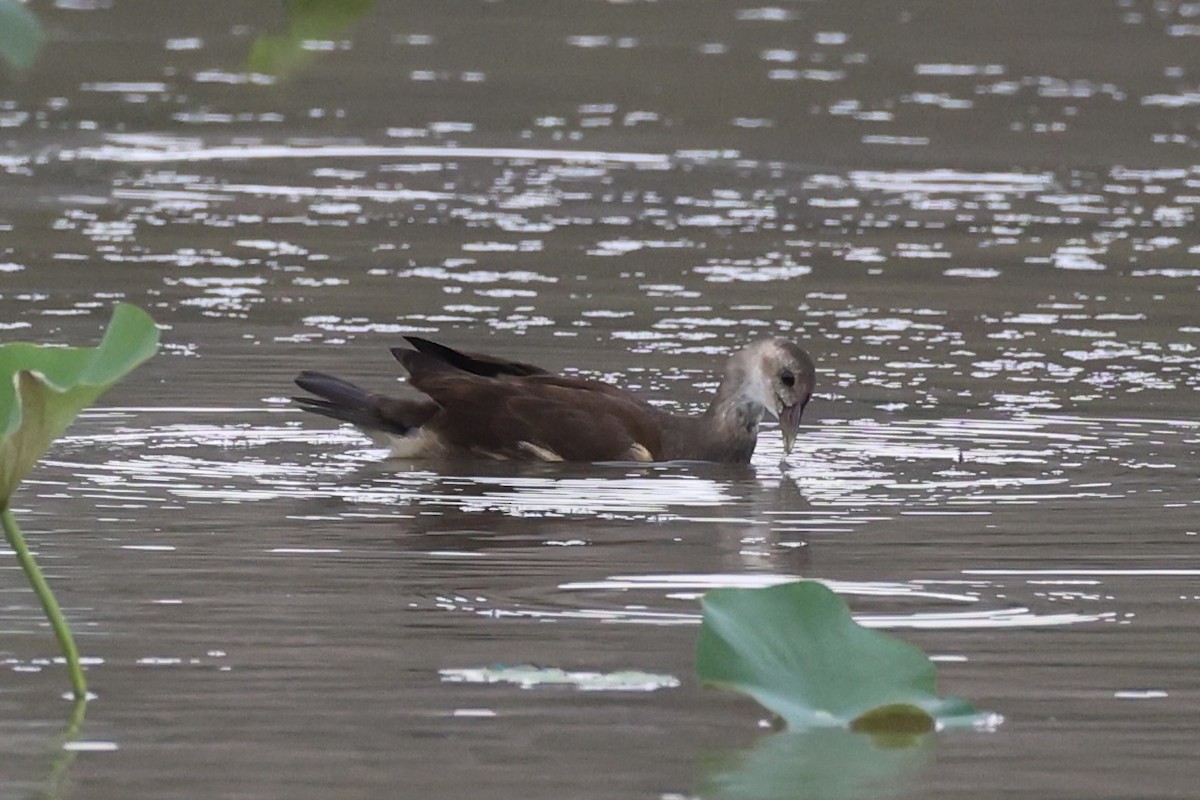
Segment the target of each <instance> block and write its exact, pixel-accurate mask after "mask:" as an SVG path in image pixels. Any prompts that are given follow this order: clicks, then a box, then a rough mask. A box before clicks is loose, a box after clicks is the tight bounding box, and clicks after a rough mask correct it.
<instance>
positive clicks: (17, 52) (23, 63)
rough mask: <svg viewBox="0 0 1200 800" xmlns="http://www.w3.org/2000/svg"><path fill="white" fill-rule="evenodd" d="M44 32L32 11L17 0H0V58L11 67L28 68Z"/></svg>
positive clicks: (44, 36)
mask: <svg viewBox="0 0 1200 800" xmlns="http://www.w3.org/2000/svg"><path fill="white" fill-rule="evenodd" d="M45 39H46V34H45V32H44V31H43V30H42V25H41V23H40V22H38V19H37V17H35V16H34V15H33V12H32V11H30V10H29V9H27V8H26V7H25V5H24V4H23V3H19V2H17V0H0V58H3V59H4V60H5V61H7V62H8V63H9V65H10V66H12V67H13V69H28V68H29V67H30V65H32V64H33V60H34V59H35V58H36V57H37V53H38V50H39V49H40V48H41V46H42V42H43V41H45Z"/></svg>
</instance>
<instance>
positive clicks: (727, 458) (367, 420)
mask: <svg viewBox="0 0 1200 800" xmlns="http://www.w3.org/2000/svg"><path fill="white" fill-rule="evenodd" d="M405 338H406V339H407V340H408V342H409V344H411V345H412V347H413V348H414V349H411V350H410V349H408V348H399V347H398V348H395V349H393V350H392V354H393V355H395V357H396V359H397V360H398V361H399V362H400V363H401V364H402V365H403V366H404V368H405V370H407V371H408V374H409V383H410V385H411V386H412V387H413V388H414V389H416V390H417V392H419V394H416V393H411V394H410V395H409V396H408V397H402V398H397V397H388V396H385V395H380V394H373V393H370V392H367V391H365V390H363V389H360V388H359V387H357V386H355V385H354V384H352V383H348V382H347V381H344V380H342V379H340V378H335V377H333V376H331V375H325V374H323V373H319V372H303V373H301V374H300V376H299V377H298V378H297V379H296V384H297V385H298V386H300V388H302V389H304V390H305V391H308V392H310V393H312V394H314V395H316V397H315V398H314V397H297V398H294V400H295V401H296V402H297V403H299V404H300V405H301V407H303V408H304V409H305V410H308V411H312V412H314V413H317V414H321V415H323V416H326V417H331V418H333V419H336V420H341V421H344V422H349V423H352V424H354V425H356V426H357V427H359V428H360V429H362V430H363V431H364V432H366V433H367V434H369V435H371V436H372V437H373V438H375V439H376V440H377V441H380V442H381V443H384V444H387V445H388V446H390V447H391V449H392V454H393V455H394V456H396V457H400V458H430V457H482V458H493V459H501V460H541V461H672V460H697V461H723V462H737V463H746V462H748V461H749V460H750V456H751V455H752V454H753V453H754V445H755V443H756V441H757V439H758V425H759V422H761V421H762V418H763V416H764V415H771V416H774V417H777V418H778V419H779V421H780V427H781V429H782V430H783V436H784V449H785V452H791V449H792V444H793V442H794V440H795V436H796V430H797V427H798V426H799V424H800V415H801V414H802V413H803V411H804V406H805V405H806V404H807V403H808V401H809V398H810V397H811V396H812V391H813V385H814V380H815V374H814V369H813V363H812V359H811V358H809V356H808V354H807V353H805V352H804V350H802V349H801V348H800V347H798V346H797V345H796V344H794V343H792V342H790V341H788V340H786V339H766V340H763V341H760V342H757V343H755V344H752V345H750V346H749V347H747V348H745V349H743V350H739V351H738V352H737V353H734V354H733V355H732V356H731V357H730V358H729V361H728V362H727V364H726V368H725V375H724V377H723V379H722V381H721V385H720V387H719V388H718V389H717V394H716V397H714V398H713V402H712V404H711V405H710V406H709V408H708V410H707V411H705V412H704V413H703V414H701V415H698V416H681V415H676V414H671V413H668V412H666V411H663V410H662V409H659V408H655V407H654V406H652V405H650V404H649V403H647V402H646V401H644V400H642V399H640V398H639V397H637V396H635V395H633V394H630V393H629V392H626V391H624V390H622V389H618V388H617V387H615V386H612V385H610V384H607V383H601V382H599V381H593V380H587V379H584V378H572V377H566V376H561V375H553V374H551V373H548V372H546V371H545V370H543V369H540V368H539V367H535V366H533V365H531V364H525V363H521V362H518V361H508V360H505V359H501V358H496V357H494V356H488V355H482V354H476V353H464V352H460V351H458V350H454V349H451V348H449V347H446V346H444V345H440V344H437V343H435V342H431V341H428V340H426V339H421V338H418V337H415V336H409V337H405Z"/></svg>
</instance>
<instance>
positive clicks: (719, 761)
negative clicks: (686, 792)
mask: <svg viewBox="0 0 1200 800" xmlns="http://www.w3.org/2000/svg"><path fill="white" fill-rule="evenodd" d="M932 742H933V736H931V735H921V736H904V737H900V738H895V737H872V736H866V735H863V734H858V733H853V732H851V731H845V730H840V729H831V730H821V731H807V732H784V733H777V734H774V735H771V736H766V737H764V738H762V739H760V740H758V742H756V743H755V745H754V746H753V747H750V748H747V749H742V750H730V751H727V752H724V753H718V754H712V755H709V756H707V757H704V758H702V759H701V761H700V763H699V766H698V775H697V780H696V787H697V788H696V793H697V794H698V795H699V796H700V797H704V798H714V799H715V798H721V800H842V799H843V798H846V799H847V800H849V798H864V797H870V798H883V797H896V796H900V795H903V794H904V793H905V792H906V791H907V790H908V789H909V788H910V787H911V785H912V782H913V778H914V777H915V776H916V775H917V774H918V772H919V771H920V770H921V768H922V767H923V766H924V764H925V763H926V762H927V761H928V760H929V758H930V755H931V753H932V752H933V746H932Z"/></svg>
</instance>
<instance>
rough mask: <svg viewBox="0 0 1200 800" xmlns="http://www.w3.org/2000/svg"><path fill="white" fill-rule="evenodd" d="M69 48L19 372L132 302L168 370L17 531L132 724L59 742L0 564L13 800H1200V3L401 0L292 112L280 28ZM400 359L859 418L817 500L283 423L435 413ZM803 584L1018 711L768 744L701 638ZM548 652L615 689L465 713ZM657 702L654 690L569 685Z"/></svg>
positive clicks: (97, 716) (54, 696) (74, 457)
mask: <svg viewBox="0 0 1200 800" xmlns="http://www.w3.org/2000/svg"><path fill="white" fill-rule="evenodd" d="M36 11H37V12H38V13H39V15H41V17H42V18H43V21H44V23H45V24H46V27H47V30H48V32H49V37H50V40H49V43H48V45H47V47H46V49H45V50H44V51H43V53H42V57H41V59H40V60H39V62H38V64H37V65H36V66H35V67H34V69H33V70H31V71H30V72H28V73H26V74H23V75H19V76H17V75H12V74H8V75H6V76H5V77H4V78H3V83H0V128H2V130H0V133H2V134H3V137H2V141H3V150H2V152H0V181H2V182H3V187H4V191H3V192H0V332H2V335H3V336H4V338H5V339H8V338H29V339H35V340H39V341H50V342H64V343H65V342H70V343H86V342H90V341H92V340H94V338H95V337H96V335H97V334H98V332H99V330H100V327H101V326H102V324H103V323H104V321H105V320H106V319H107V316H108V313H109V312H108V309H109V307H110V306H111V305H112V303H114V302H116V301H118V300H125V301H129V302H135V303H138V304H139V305H142V306H143V307H145V308H147V309H148V310H150V311H151V313H152V314H154V316H155V317H156V319H158V320H159V321H160V322H161V323H162V324H163V326H164V331H163V339H164V343H165V344H164V352H163V354H162V355H160V356H159V357H158V358H156V359H155V360H154V361H152V362H150V363H149V364H147V365H146V366H145V367H143V368H142V369H140V370H139V371H138V372H137V373H136V374H135V375H133V376H131V378H130V379H129V380H128V381H126V382H125V383H123V384H122V385H121V386H119V387H118V388H116V389H114V390H113V391H112V392H111V393H110V394H109V395H108V396H106V398H105V399H104V401H103V405H102V407H101V408H98V409H96V410H94V411H92V412H89V413H87V414H86V415H85V416H84V417H83V418H82V419H81V420H80V421H79V422H78V423H77V424H76V426H75V427H74V428H72V430H71V431H70V433H69V435H68V436H67V437H66V438H65V439H64V440H63V441H62V442H61V443H60V444H59V446H57V447H56V448H55V449H54V450H53V451H52V453H51V454H50V455H49V456H48V457H47V458H46V460H45V462H44V464H43V467H42V468H41V469H40V470H39V471H38V472H37V473H36V474H35V475H34V476H33V477H32V479H31V480H29V481H28V482H27V483H26V485H25V487H24V488H23V490H22V491H21V493H20V494H19V495H18V496H17V497H16V499H15V503H14V505H15V507H16V510H17V513H18V515H19V517H20V519H21V520H22V523H23V525H24V527H25V529H26V531H27V536H28V538H29V540H30V541H31V543H32V544H33V545H34V546H35V547H36V549H37V551H38V554H39V557H40V559H41V561H42V563H43V565H44V567H45V569H46V570H47V572H48V573H49V575H50V578H51V580H52V581H53V583H54V585H55V586H56V587H57V588H58V592H59V597H60V600H61V601H62V602H63V604H64V605H65V606H66V610H67V613H68V615H69V616H70V618H71V619H72V620H73V621H74V624H75V626H76V630H77V633H78V636H79V640H80V644H81V647H82V649H83V651H84V653H85V654H86V656H87V657H88V658H89V660H90V662H89V663H90V666H89V680H90V681H91V683H92V686H93V689H94V691H95V692H96V694H97V699H96V700H95V701H94V702H93V703H92V704H91V705H90V706H89V708H88V710H87V716H86V719H85V720H84V722H83V724H82V727H81V728H80V730H78V731H76V732H75V733H74V734H72V737H69V738H71V741H70V742H68V744H67V747H68V749H66V750H64V749H63V743H62V740H61V738H60V737H61V735H62V733H63V731H64V729H66V728H67V727H68V717H69V714H70V706H69V704H68V703H66V702H65V701H63V700H62V699H61V692H63V691H64V690H65V689H66V681H65V676H64V675H63V672H62V669H61V667H59V666H57V665H54V664H52V663H51V659H52V658H53V655H54V652H55V651H54V649H53V640H52V638H51V637H50V635H49V632H48V630H46V629H45V627H44V625H43V624H42V623H41V621H40V619H41V618H40V614H39V612H38V610H37V608H36V604H35V602H34V600H33V598H32V596H31V595H30V594H29V593H28V592H27V591H26V590H25V588H24V584H23V581H22V580H21V577H20V575H19V572H18V571H17V569H16V567H15V564H13V563H12V561H11V559H8V560H0V575H3V576H4V577H3V578H2V579H0V592H3V600H0V632H2V634H3V635H2V636H0V668H2V670H0V675H2V676H3V677H2V678H0V710H2V711H3V714H0V717H2V719H3V721H0V749H3V751H4V752H5V753H6V754H7V755H6V756H5V758H4V759H3V760H2V761H0V788H2V789H3V792H0V794H3V795H4V796H6V797H7V796H9V795H12V796H14V797H38V796H47V795H49V796H54V795H56V794H57V795H58V796H67V797H80V798H83V797H86V798H122V799H124V798H140V797H146V798H149V797H154V798H164V797H170V798H193V797H195V798H201V797H203V798H211V797H238V798H254V799H257V798H275V797H289V798H327V797H331V796H336V797H339V798H359V797H361V798H366V797H372V798H374V797H379V796H381V795H383V796H414V797H418V796H419V797H445V798H460V797H498V798H499V797H523V798H526V797H534V798H540V797H545V798H551V797H553V798H559V797H573V798H589V797H595V798H611V797H622V798H626V797H644V798H676V797H690V796H695V795H699V796H704V797H715V796H721V795H722V794H725V795H729V796H746V794H745V791H744V790H743V787H745V786H746V785H748V784H750V785H753V784H754V781H755V780H757V781H758V782H759V783H758V784H757V786H758V788H757V789H754V790H753V791H752V792H751V793H752V794H753V793H754V792H757V795H758V796H767V795H764V793H763V790H762V781H764V780H766V778H765V777H764V776H769V775H771V774H773V773H772V770H773V769H774V767H775V765H778V764H779V763H780V762H781V761H782V762H784V763H791V764H797V763H798V764H800V768H802V769H804V770H810V772H807V773H806V772H803V771H802V772H801V776H802V777H803V778H804V779H805V782H804V785H812V786H820V787H825V789H826V790H827V791H828V792H829V793H830V794H836V788H835V787H834V783H836V781H835V780H834V778H831V777H830V775H828V774H822V773H820V767H821V765H822V764H824V765H827V766H828V765H835V766H837V767H838V769H836V770H833V771H832V772H833V774H834V776H835V777H836V778H838V779H844V780H845V781H847V782H849V784H850V788H848V789H844V791H843V794H844V795H845V796H861V795H862V794H863V793H868V794H870V795H871V796H880V794H881V792H882V791H883V790H882V789H879V788H878V787H876V788H874V789H871V790H869V791H868V790H865V789H862V788H861V787H860V788H857V789H856V788H854V785H853V783H854V781H857V780H861V781H864V782H870V781H872V780H878V781H882V782H883V783H884V784H885V785H886V786H887V787H888V789H887V791H889V792H891V793H893V794H894V795H897V796H909V797H929V796H934V797H978V796H980V794H983V795H985V796H998V795H1001V794H1003V795H1004V796H1011V797H1028V798H1043V797H1063V798H1067V797H1080V798H1084V797H1086V798H1089V800H1093V799H1094V798H1123V797H1143V796H1154V797H1160V798H1165V797H1190V796H1192V794H1193V791H1194V786H1195V783H1196V779H1197V778H1198V777H1200V774H1198V772H1197V769H1196V768H1195V766H1193V762H1194V758H1193V757H1192V752H1193V750H1194V741H1195V733H1196V724H1195V719H1196V716H1197V711H1200V701H1198V698H1200V683H1198V681H1197V679H1196V677H1195V676H1196V674H1197V671H1196V656H1195V653H1196V652H1197V648H1198V646H1200V637H1198V635H1197V633H1196V629H1195V625H1194V618H1195V606H1196V603H1197V600H1198V598H1200V591H1198V589H1197V586H1198V584H1197V578H1198V576H1200V557H1198V555H1197V549H1196V548H1197V546H1198V542H1197V537H1198V536H1200V493H1198V492H1197V486H1198V485H1200V484H1198V480H1197V479H1198V478H1200V467H1198V466H1197V465H1198V464H1200V460H1198V458H1197V451H1198V450H1200V423H1198V421H1197V415H1196V410H1195V409H1196V407H1197V406H1196V397H1197V390H1198V389H1200V349H1198V348H1200V316H1198V315H1197V309H1200V296H1198V291H1200V269H1198V268H1197V264H1198V263H1200V260H1198V257H1200V239H1197V237H1196V235H1195V233H1194V228H1195V215H1196V209H1197V206H1198V205H1200V167H1197V166H1196V156H1195V154H1196V145H1197V133H1196V124H1195V109H1196V106H1197V104H1198V103H1200V100H1198V96H1197V88H1196V87H1197V81H1198V80H1200V77H1198V75H1197V72H1196V69H1195V68H1194V67H1193V62H1194V58H1193V52H1194V50H1195V44H1196V40H1197V36H1198V35H1200V28H1198V27H1197V26H1196V16H1195V9H1194V8H1191V6H1189V5H1188V4H1177V5H1172V6H1162V7H1150V6H1146V5H1144V4H1135V3H1124V2H1116V3H1107V2H1106V3H1100V4H1097V3H1093V2H1087V3H1085V2H1064V3H1056V4H1054V5H1053V7H1050V6H1047V5H1045V4H1039V3H1032V2H1021V3H1019V2H1004V3H999V2H996V3H974V4H955V3H946V2H935V3H931V4H926V5H923V6H913V5H911V4H905V3H860V2H846V3H805V4H797V3H790V2H789V3H781V4H779V5H758V6H756V5H754V4H739V3H707V2H706V3H689V4H687V5H686V7H685V5H684V4H682V3H675V2H660V3H580V4H574V5H571V6H569V7H563V6H559V5H556V4H550V3H536V4H530V5H515V4H511V3H478V4H476V3H465V4H457V5H455V4H451V5H446V4H444V3H432V2H431V3H406V4H403V6H395V7H392V6H386V5H385V6H381V7H379V8H375V9H373V10H372V11H370V13H369V15H368V16H367V17H366V18H364V19H363V20H362V21H361V22H359V23H358V24H356V25H353V26H351V27H349V28H346V29H345V30H342V31H332V32H329V33H327V34H322V35H321V36H324V38H320V36H318V38H315V39H312V40H309V42H308V44H306V45H305V46H304V47H305V51H306V52H308V53H310V55H311V58H310V60H309V61H308V63H307V64H306V65H305V66H303V67H302V68H300V69H298V70H297V71H295V72H294V73H292V74H291V75H290V76H287V77H284V78H279V77H275V76H271V75H267V74H264V73H262V72H258V71H255V70H253V69H251V68H250V66H249V65H248V60H247V59H248V54H249V53H250V52H251V49H252V47H253V43H254V42H255V40H256V38H258V37H260V36H266V35H272V34H280V33H281V32H284V31H285V30H286V29H287V22H286V20H285V19H284V18H282V16H277V14H278V12H277V10H276V9H275V8H273V7H271V8H268V7H263V8H246V7H243V4H238V3H227V2H219V3H207V4H204V5H203V7H200V6H191V5H184V4H167V5H166V6H164V5H163V4H161V3H155V4H151V3H146V2H131V3H117V4H109V3H102V2H97V3H90V2H88V3H83V2H78V3H59V4H56V6H55V7H53V8H37V9H36ZM1113 53H1121V54H1122V55H1121V57H1120V58H1113V57H1112V54H1113ZM405 334H419V335H425V336H431V337H433V338H437V339H440V340H444V341H446V342H448V343H450V344H456V345H461V346H464V347H470V348H476V349H483V350H491V351H494V352H497V353H499V354H502V355H509V356H512V357H516V358H520V359H521V360H524V361H532V362H535V363H540V364H543V365H544V366H546V367H548V368H551V369H555V370H564V371H568V372H571V373H573V374H584V375H588V376H593V377H600V378H603V379H606V380H612V381H615V382H619V383H620V384H622V385H625V386H629V387H631V388H636V389H638V390H641V391H644V392H646V393H648V395H649V397H650V398H651V400H652V401H654V402H656V403H660V404H662V405H664V406H666V407H668V408H671V409H674V410H680V411H690V410H696V409H699V408H701V407H702V406H703V403H704V402H705V394H706V393H707V392H708V391H711V390H712V389H713V388H714V387H715V385H716V381H717V379H718V378H719V375H718V374H717V373H716V370H717V369H718V367H719V364H720V363H721V359H722V357H723V356H724V355H725V354H727V353H728V352H730V351H731V350H732V349H734V348H736V347H737V346H739V345H740V344H742V343H744V342H747V341H749V340H752V339H754V338H756V337H761V336H766V335H786V336H790V337H793V338H796V339H798V340H800V341H802V342H803V343H804V344H805V345H806V346H807V347H808V348H809V349H810V350H811V351H812V353H813V354H814V356H815V357H816V359H817V362H818V365H819V381H820V386H819V392H818V397H817V399H816V400H815V401H814V403H813V404H812V406H810V411H809V414H808V417H807V418H806V423H807V424H806V426H805V428H804V430H803V438H802V439H801V440H800V444H799V446H798V452H797V454H796V455H795V456H793V458H792V459H791V460H790V461H788V462H787V463H786V464H784V465H782V466H781V465H780V463H779V462H780V454H781V444H780V441H779V437H778V433H777V432H776V431H775V430H773V429H772V430H768V431H767V432H766V433H765V434H764V436H763V440H762V442H761V443H760V447H759V451H758V453H757V454H756V457H755V460H754V463H753V464H752V465H750V466H749V467H723V466H706V465H695V464H668V465H651V466H644V467H629V466H621V465H594V466H593V465H567V466H513V465H502V464H501V465H498V464H490V463H489V464H465V465H463V464H460V465H454V466H452V467H446V466H440V465H429V464H420V463H407V464H406V463H386V462H383V461H382V456H383V454H382V453H381V452H380V451H378V450H375V449H373V448H372V447H371V445H370V443H369V442H368V441H367V440H365V439H363V438H362V437H360V436H359V435H358V434H356V433H354V432H353V431H351V430H348V429H339V428H336V427H335V426H333V425H331V424H327V423H326V422H325V421H323V420H318V419H313V418H310V417H305V416H304V415H302V414H300V413H299V412H298V411H296V410H294V409H293V408H292V407H291V406H290V405H289V404H288V402H287V400H286V398H287V396H288V395H289V394H290V393H291V392H292V388H291V386H290V381H291V378H292V377H293V376H294V374H295V373H296V372H297V371H298V370H300V369H305V368H308V369H321V370H326V371H332V372H337V373H339V374H342V375H344V376H346V377H348V378H350V379H353V380H357V381H361V382H362V383H364V384H365V385H368V386H370V387H371V388H373V389H377V390H388V389H390V388H392V387H394V386H395V380H396V377H397V375H398V373H399V370H398V367H397V365H396V364H395V363H394V362H393V360H392V359H391V357H390V356H389V354H388V351H387V348H388V347H389V346H392V345H395V344H397V343H398V342H399V340H400V337H401V336H403V335H405ZM794 577H804V578H814V579H819V580H823V581H826V582H828V583H829V584H830V585H831V586H832V587H833V588H834V589H835V590H837V591H838V592H839V593H841V594H842V595H843V596H844V597H845V599H846V600H847V602H848V603H849V604H850V606H851V608H852V609H853V610H854V612H855V613H856V615H857V616H858V618H859V619H860V621H862V622H863V623H864V624H868V625H871V626H873V627H879V628H883V629H886V630H889V631H892V632H894V633H895V634H897V635H899V636H902V637H903V638H905V639H906V640H908V641H911V642H913V643H915V644H917V645H919V646H921V647H922V648H924V649H925V650H927V651H928V652H930V653H931V654H932V655H933V656H934V657H935V659H937V660H938V662H939V668H940V670H941V673H940V674H941V676H942V677H941V689H942V690H943V691H946V692H953V693H955V694H961V695H965V696H967V697H970V698H972V699H973V700H974V701H976V703H977V704H978V705H979V706H980V707H982V708H987V709H992V710H995V711H997V712H999V713H1001V714H1003V716H1004V718H1005V721H1004V723H1003V724H1001V725H1000V726H999V727H997V728H996V729H995V730H993V731H990V732H977V733H957V734H954V735H943V736H939V737H937V738H936V740H935V741H933V742H930V743H926V744H925V745H924V746H923V747H921V748H916V749H913V750H911V751H904V752H903V753H902V754H900V755H896V756H894V757H893V756H887V755H880V753H879V752H878V751H871V750H866V751H864V750H863V749H862V745H861V742H858V741H857V740H853V739H851V740H850V741H848V742H847V741H841V740H829V741H826V742H823V743H822V744H821V745H820V746H821V747H824V748H828V749H827V750H820V751H817V750H816V747H817V745H813V746H812V747H811V748H809V749H807V750H806V749H804V748H803V747H802V748H801V751H802V754H800V755H798V754H797V753H796V752H793V751H788V750H787V747H788V746H789V745H788V743H787V741H786V740H782V739H779V738H763V737H764V731H763V730H761V729H760V727H759V721H760V720H761V719H762V718H764V717H765V713H764V712H763V711H762V710H761V709H758V708H756V707H755V706H753V705H752V704H751V703H749V702H748V701H746V700H743V699H739V698H736V697H732V696H728V695H724V694H718V693H714V692H710V691H705V690H702V689H700V688H699V687H698V686H697V685H696V682H695V680H694V678H693V677H692V649H693V647H694V641H695V636H696V631H697V625H698V622H699V618H698V603H697V597H698V596H699V595H700V593H702V592H703V591H705V590H706V589H708V588H712V587H717V586H732V585H739V586H756V585H766V584H769V583H773V582H778V581H780V580H786V579H790V578H794ZM525 664H529V665H536V666H541V667H552V668H559V669H561V670H564V671H566V672H567V673H570V674H571V675H573V676H576V677H574V678H572V680H574V681H575V683H572V682H569V681H568V682H567V683H566V684H561V685H539V686H534V687H529V688H522V687H521V686H520V685H513V684H505V683H487V682H482V681H480V680H472V679H469V678H470V677H471V676H478V675H479V674H480V671H481V670H484V669H486V668H488V667H491V666H495V665H509V666H513V665H525ZM624 670H636V671H640V672H643V673H648V674H650V675H654V676H660V677H662V678H663V680H661V681H659V682H655V683H652V684H651V685H649V686H643V687H640V688H630V687H617V688H613V687H611V686H604V687H601V688H596V687H595V686H590V688H589V684H587V682H586V679H584V678H578V676H577V675H576V674H594V673H600V674H602V675H604V674H608V673H613V672H617V671H624ZM464 676H466V678H464ZM814 752H816V753H817V754H816V755H814ZM779 753H782V757H781V756H780V755H779ZM803 754H807V755H803ZM64 756H66V757H64ZM805 759H807V760H805ZM811 770H817V772H812V771H811ZM828 771H829V770H827V772H828ZM872 776H874V777H872ZM831 781H834V783H831ZM792 785H795V784H794V783H793V784H792ZM814 791H815V790H814ZM739 793H741V794H739ZM768 794H769V793H768Z"/></svg>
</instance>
